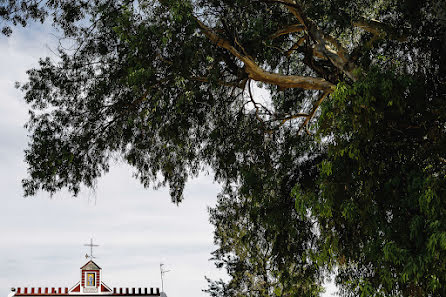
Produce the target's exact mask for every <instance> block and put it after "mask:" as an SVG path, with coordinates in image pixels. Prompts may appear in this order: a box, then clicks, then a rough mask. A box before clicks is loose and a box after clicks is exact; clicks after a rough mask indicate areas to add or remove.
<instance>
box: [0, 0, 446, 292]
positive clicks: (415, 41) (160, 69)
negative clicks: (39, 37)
mask: <svg viewBox="0 0 446 297" xmlns="http://www.w3.org/2000/svg"><path fill="white" fill-rule="evenodd" d="M445 15H446V9H445V7H444V5H442V2H441V1H434V0H431V1H413V0H405V1H393V0H387V1H382V0H380V1H374V0H358V1H343V0H324V1H305V0H302V1H294V0H251V1H248V0H238V1H214V0H206V1H205V0H195V1H193V0H189V1H177V0H159V1H149V0H147V1H136V2H135V1H117V0H115V1H99V0H96V1H80V0H78V1H64V0H59V1H57V0H56V1H46V2H40V1H8V2H7V3H5V4H2V6H1V8H0V17H1V18H3V20H4V21H5V22H6V25H5V27H4V29H3V32H4V33H5V34H11V29H10V28H9V27H7V25H8V24H9V23H12V24H16V23H21V24H23V25H25V24H26V21H27V20H29V19H37V20H43V19H44V18H45V17H50V18H51V19H52V22H53V23H54V25H55V26H56V27H58V28H59V29H60V30H61V32H62V34H63V37H64V38H63V39H62V40H61V45H60V47H59V48H58V51H59V54H60V60H59V61H51V60H50V59H48V58H47V59H42V60H41V61H40V66H39V67H38V68H36V69H32V70H30V71H29V81H28V82H27V83H25V84H23V85H21V88H22V90H24V91H25V100H26V101H27V102H28V103H29V104H30V109H31V110H30V120H29V122H28V129H29V130H30V133H31V139H30V145H29V148H28V149H27V151H26V156H25V158H26V161H27V162H28V164H29V177H28V178H26V179H25V180H24V182H23V185H24V189H25V195H33V194H35V193H36V191H38V190H40V189H42V190H46V191H49V192H51V193H53V192H55V191H57V190H59V189H61V188H63V187H67V188H68V189H69V190H71V191H72V192H73V193H74V194H77V193H78V191H79V189H80V186H81V185H82V184H84V185H86V186H93V185H94V181H95V180H96V179H97V178H98V177H99V176H100V175H101V174H103V173H104V172H107V171H108V168H109V161H110V160H112V159H115V158H122V159H123V160H125V161H126V162H128V163H129V164H130V165H132V166H134V167H135V169H136V172H137V173H136V175H137V177H138V178H139V179H140V180H141V182H142V183H143V184H144V185H145V186H149V185H151V184H155V185H169V187H170V190H171V195H172V199H173V201H175V202H179V201H181V199H182V190H183V188H184V185H185V183H186V181H187V179H188V178H189V177H193V176H196V175H197V174H198V173H199V172H200V170H202V169H203V168H207V167H208V166H209V167H210V168H212V169H213V171H214V172H215V178H216V180H218V181H220V182H222V183H223V184H224V185H225V187H224V189H225V190H224V192H223V193H222V196H221V197H222V198H221V199H220V200H219V205H218V206H217V208H216V209H215V210H213V211H211V218H212V222H213V223H214V224H215V225H216V227H217V230H216V241H217V242H218V243H219V244H220V249H219V250H217V251H216V254H215V257H216V259H217V263H223V265H224V266H225V267H226V268H227V269H228V271H229V272H230V274H231V276H233V279H232V280H231V281H230V282H229V284H228V285H226V284H221V283H220V285H221V286H219V285H218V284H214V286H213V287H211V289H210V292H211V293H212V292H213V293H214V294H216V295H218V294H222V295H225V294H226V295H225V296H228V295H230V296H237V295H246V294H249V293H248V291H246V289H247V288H254V287H256V286H257V285H258V284H259V283H258V282H257V281H255V282H251V280H247V279H243V278H239V277H241V275H240V269H239V270H237V269H235V268H234V265H236V266H237V265H245V266H241V267H245V268H246V269H251V270H252V271H249V272H251V275H256V276H257V275H258V276H263V277H265V276H266V278H265V279H266V280H267V281H268V282H269V285H267V286H263V287H262V290H264V291H263V292H264V293H265V294H270V293H271V291H270V289H271V290H276V289H277V290H276V291H275V292H278V293H279V294H283V296H293V294H294V296H295V295H296V294H304V293H302V292H305V294H307V293H308V294H309V295H311V294H313V295H317V294H318V288H319V287H318V286H319V285H320V284H321V282H322V278H323V276H324V274H325V273H326V272H332V273H334V274H335V275H336V280H337V282H338V284H339V285H340V286H341V289H342V292H343V293H344V294H345V295H355V296H356V295H363V296H366V295H367V296H368V295H374V296H394V295H398V296H399V295H401V296H442V295H445V294H446V291H445V290H446V286H445V285H444V284H445V283H446V279H445V275H446V262H445V260H444V259H446V257H445V256H446V255H445V253H446V252H445V251H446V219H445V210H446V202H445V199H444V197H446V193H445V192H446V181H445V178H446V161H445V149H444V148H445V144H446V137H445V135H446V133H445V132H446V131H445V129H446V119H445V115H446V113H445V111H446V110H445V108H446V103H445V94H446V90H445V89H446V86H445V82H446V75H445V74H446V71H445V70H446V58H445V57H446V23H445ZM65 40H69V41H70V42H71V44H74V46H72V47H70V48H65V47H64V41H65ZM253 82H257V83H259V84H261V85H263V87H264V88H266V89H267V90H268V91H269V93H270V94H271V98H270V100H266V101H267V102H263V101H262V100H261V99H260V98H257V97H255V96H253V95H252V90H251V89H252V87H253ZM49 148H51V149H49ZM160 176H162V178H161V180H160V179H158V178H159V177H160ZM293 204H294V205H295V207H294V208H293V207H292V205H293ZM230 205H231V206H232V207H233V208H229V206H230ZM247 205H252V207H247ZM277 206H280V207H283V208H286V211H283V213H279V214H275V213H274V212H270V211H269V210H271V209H274V208H275V207H277ZM238 209H240V211H239V212H238V213H240V216H241V217H240V218H239V219H240V221H238V220H235V219H236V218H234V219H233V220H232V221H231V222H229V221H225V219H226V218H233V217H234V212H235V211H237V210H238ZM257 213H259V214H260V213H263V214H268V215H258V214H257ZM270 218H274V219H273V220H270ZM253 226H259V227H260V229H258V230H257V229H255V228H254V227H253ZM219 228H220V229H219ZM282 230H288V231H289V232H294V233H292V234H296V236H293V237H292V238H291V237H287V236H278V235H279V234H282V232H281V231H282ZM242 234H248V236H247V237H245V239H246V241H243V240H241V238H243V236H242ZM225 236H229V237H225ZM296 237H297V239H296ZM313 242H314V243H313ZM229 243H230V244H229ZM310 243H311V244H310ZM256 244H258V245H259V246H265V247H268V248H269V247H275V248H272V249H271V254H268V255H267V256H268V260H267V261H265V263H268V265H271V267H272V269H273V270H272V271H274V273H275V274H272V272H271V274H269V273H267V274H265V273H262V271H260V270H259V269H260V268H261V266H262V265H260V264H261V261H260V260H261V254H260V253H261V252H262V249H259V250H255V251H253V253H252V255H251V254H249V253H247V252H248V251H249V250H250V249H252V247H253V246H257V245H256ZM289 247H295V248H292V249H289ZM298 247H300V248H298ZM302 247H305V248H302ZM234 253H235V257H236V258H230V256H231V257H232V256H233V255H234ZM242 255H251V257H248V258H246V257H244V258H243V257H241V256H242ZM303 257H304V259H305V260H302V259H303ZM233 259H235V260H234V261H233ZM280 261H282V262H280ZM259 263H260V264H259ZM278 263H282V264H283V263H286V265H287V266H286V267H285V266H284V264H283V265H282V266H281V265H279V264H278ZM248 264H249V265H248ZM259 265H260V266H259ZM293 265H295V266H293ZM290 267H298V268H297V270H296V271H294V272H293V273H289V270H288V269H289V268H290ZM304 267H311V269H310V270H309V271H311V273H308V274H306V275H305V274H302V271H303V270H302V269H303V268H304ZM234 269H235V270H234ZM232 272H233V273H232ZM303 275H304V276H305V277H302V278H301V276H303ZM297 276H299V277H297ZM256 279H257V278H256ZM270 281H272V282H270ZM263 284H265V282H263ZM290 284H294V285H290ZM219 288H220V289H219ZM222 288H223V289H222ZM225 288H230V289H231V290H232V291H225ZM296 288H301V289H303V291H300V292H299V293H296V292H297V291H293V290H294V289H296ZM259 294H260V293H259ZM262 294H263V293H262ZM259 296H262V295H259Z"/></svg>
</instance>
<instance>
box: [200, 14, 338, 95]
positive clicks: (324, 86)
mask: <svg viewBox="0 0 446 297" xmlns="http://www.w3.org/2000/svg"><path fill="white" fill-rule="evenodd" d="M196 21H197V23H198V25H199V26H200V28H201V29H202V32H203V33H204V34H205V35H206V36H207V37H208V38H209V39H210V40H211V41H212V42H214V43H215V44H217V46H219V47H221V48H224V49H226V50H227V51H229V52H230V53H231V54H233V55H234V56H235V57H237V58H238V59H239V60H240V61H242V62H243V64H244V65H245V71H246V73H247V74H248V77H249V78H251V79H253V80H256V81H261V82H264V83H269V84H273V85H277V86H279V87H281V88H302V89H307V90H324V91H327V92H332V91H333V90H334V89H335V85H334V84H332V83H330V82H328V81H326V80H325V79H323V78H319V77H309V76H298V75H282V74H278V73H273V72H269V71H266V70H264V69H262V68H261V67H260V66H259V65H257V63H256V62H255V61H254V60H253V59H252V58H251V57H250V56H248V55H247V54H246V53H244V52H243V50H242V52H243V53H240V52H239V51H238V50H237V49H236V48H235V47H234V46H232V44H231V43H230V42H229V41H228V40H226V39H224V38H221V37H220V36H218V35H217V34H216V33H215V32H214V31H213V30H212V29H211V28H209V27H207V26H206V25H205V24H203V22H201V21H200V20H199V19H197V18H196Z"/></svg>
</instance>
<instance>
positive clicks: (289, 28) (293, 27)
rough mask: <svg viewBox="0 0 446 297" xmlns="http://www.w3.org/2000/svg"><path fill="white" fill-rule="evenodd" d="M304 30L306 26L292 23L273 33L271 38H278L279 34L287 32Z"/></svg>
mask: <svg viewBox="0 0 446 297" xmlns="http://www.w3.org/2000/svg"><path fill="white" fill-rule="evenodd" d="M303 30H304V26H303V25H298V24H294V25H290V26H287V27H285V28H282V29H280V30H278V31H277V32H276V33H274V34H273V35H271V37H270V38H271V39H274V38H277V37H279V36H282V35H286V34H290V33H296V32H301V31H303Z"/></svg>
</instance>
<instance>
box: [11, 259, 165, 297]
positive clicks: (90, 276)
mask: <svg viewBox="0 0 446 297" xmlns="http://www.w3.org/2000/svg"><path fill="white" fill-rule="evenodd" d="M80 269H81V271H80V272H81V275H80V281H79V282H78V283H77V284H75V285H74V286H73V287H72V288H56V287H53V288H12V289H11V293H10V294H9V295H8V297H13V296H16V297H46V296H48V297H54V296H82V297H90V296H91V297H99V296H111V297H112V296H113V297H114V296H125V297H131V296H136V297H152V296H160V297H167V296H166V294H165V293H163V292H160V289H159V288H111V287H109V286H107V285H106V284H104V283H103V282H102V269H101V267H99V266H98V265H97V264H96V263H95V262H94V261H93V260H90V261H88V262H87V263H86V264H85V265H84V266H82V267H81V268H80Z"/></svg>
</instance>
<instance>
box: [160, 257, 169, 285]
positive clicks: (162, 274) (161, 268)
mask: <svg viewBox="0 0 446 297" xmlns="http://www.w3.org/2000/svg"><path fill="white" fill-rule="evenodd" d="M163 266H164V264H163V263H160V273H161V292H164V274H166V273H167V272H169V271H170V270H164V269H163Z"/></svg>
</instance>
